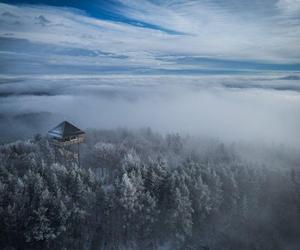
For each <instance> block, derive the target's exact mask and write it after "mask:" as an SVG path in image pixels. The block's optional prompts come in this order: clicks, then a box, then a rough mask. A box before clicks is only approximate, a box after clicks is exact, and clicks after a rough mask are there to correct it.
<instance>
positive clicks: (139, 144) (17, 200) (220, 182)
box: [0, 128, 300, 250]
mask: <svg viewBox="0 0 300 250" xmlns="http://www.w3.org/2000/svg"><path fill="white" fill-rule="evenodd" d="M299 167H300V154H299V152H298V153H297V150H296V149H291V148H287V147H286V146H283V145H267V144H266V145H260V146H257V145H254V144H250V143H248V144H247V143H243V142H234V143H223V142H222V141H220V140H218V139H212V138H204V137H195V136H193V137H192V136H189V135H179V134H176V133H174V134H167V135H162V134H159V133H156V132H154V131H152V130H151V129H149V128H144V129H131V130H129V129H114V130H89V131H87V138H86V140H85V143H83V144H82V145H80V166H79V165H78V164H77V163H76V161H75V159H72V155H71V156H70V157H68V158H66V157H63V154H62V150H61V151H59V154H58V156H56V157H55V153H54V148H53V146H51V145H49V143H48V141H47V138H46V137H44V136H41V135H36V136H35V137H34V138H32V139H29V140H23V141H16V142H12V143H7V144H2V145H1V146H0V230H1V232H0V249H5V250H14V249H15V250H21V249H24V250H26V249H54V250H55V249H91V250H96V249H99V250H102V249H103V250H104V249H107V250H108V249H191V250H192V249H199V250H201V249H203V250H222V249H224V250H227V249H228V250H229V249H233V250H234V249H245V250H247V249H249V250H250V249H251V250H253V249H256V250H260V249H263V250H268V249H270V250H271V249H272V250H276V249H299V246H300V227H299V221H300V169H299Z"/></svg>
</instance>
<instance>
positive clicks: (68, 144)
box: [48, 121, 85, 166]
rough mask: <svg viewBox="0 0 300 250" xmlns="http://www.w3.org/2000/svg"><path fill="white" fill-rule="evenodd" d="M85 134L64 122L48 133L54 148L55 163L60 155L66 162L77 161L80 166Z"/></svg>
mask: <svg viewBox="0 0 300 250" xmlns="http://www.w3.org/2000/svg"><path fill="white" fill-rule="evenodd" d="M84 138H85V133H84V132H83V131H82V130H80V129H79V128H77V127H75V126H74V125H73V124H71V123H69V122H67V121H63V122H62V123H60V124H58V125H57V126H56V127H54V128H52V129H51V130H49V131H48V141H49V143H50V144H51V145H53V146H54V151H55V162H56V161H57V156H58V153H59V154H60V155H61V156H63V158H64V160H65V161H67V160H68V161H77V164H78V166H80V147H79V145H80V143H82V142H84Z"/></svg>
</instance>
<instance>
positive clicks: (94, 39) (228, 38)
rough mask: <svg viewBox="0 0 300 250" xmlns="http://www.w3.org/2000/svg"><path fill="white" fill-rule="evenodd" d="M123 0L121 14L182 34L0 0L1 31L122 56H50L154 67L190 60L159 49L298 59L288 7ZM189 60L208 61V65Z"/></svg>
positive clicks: (298, 36) (299, 45)
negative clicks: (250, 10) (281, 11)
mask: <svg viewBox="0 0 300 250" xmlns="http://www.w3.org/2000/svg"><path fill="white" fill-rule="evenodd" d="M121 2H122V3H123V6H124V5H125V6H126V8H121V9H118V10H117V11H118V12H119V14H121V15H123V16H126V17H128V18H132V19H135V20H140V21H141V22H146V23H151V24H153V25H156V26H158V27H162V28H163V29H167V30H174V31H177V32H181V33H183V34H182V35H174V34H170V33H168V32H164V31H161V30H155V29H149V28H146V27H137V26H133V25H129V24H126V23H121V22H114V21H109V20H100V19H96V18H92V17H89V16H87V15H86V14H85V13H84V12H81V11H75V10H74V9H68V8H56V7H49V6H48V7H47V6H12V5H6V4H0V7H1V10H2V12H3V13H11V15H12V16H10V17H8V16H7V15H1V13H0V20H1V21H2V25H1V29H0V34H1V35H2V36H7V37H14V38H21V39H27V40H29V41H31V42H34V43H40V44H43V43H47V44H52V45H54V46H64V47H70V48H74V47H75V48H82V49H89V50H93V51H99V50H100V51H104V52H108V53H112V54H114V55H117V56H120V57H119V58H118V57H114V58H111V57H109V56H103V55H102V56H98V57H88V56H85V57H79V56H77V57H76V58H73V57H72V55H69V56H58V55H52V56H51V54H50V55H49V57H47V59H46V60H47V62H48V63H50V64H56V63H57V62H61V63H64V64H74V63H75V64H78V65H80V64H82V65H102V66H103V65H106V66H113V67H116V66H122V65H126V66H134V67H139V66H141V67H145V68H147V67H150V68H157V69H159V68H165V69H185V68H187V67H188V66H187V65H182V64H180V61H179V60H178V61H177V62H174V61H173V62H170V61H161V60H159V56H162V55H164V56H165V55H175V56H176V55H190V56H207V57H213V58H220V59H236V60H253V61H264V62H272V63H295V62H299V61H300V59H299V58H300V29H299V27H300V26H298V25H296V26H295V25H289V24H287V23H286V22H287V20H289V19H287V20H286V19H285V22H284V21H283V18H286V15H282V16H273V17H268V18H267V17H266V18H261V17H259V18H257V19H251V20H249V18H248V19H247V18H245V17H244V16H243V15H240V14H239V13H235V14H233V13H232V12H229V11H227V10H226V9H224V8H221V7H219V6H218V5H216V4H213V3H209V2H208V1H188V2H187V1H163V2H158V3H159V4H154V3H152V2H150V1H146V0H143V1H128V0H122V1H121ZM281 2H283V1H281ZM285 2H291V0H290V1H288V0H285ZM297 2H298V1H297ZM281 5H283V4H281ZM289 8H290V7H289ZM13 19H15V20H13ZM41 19H42V24H41ZM16 22H18V25H17V24H16ZM32 53H33V54H34V51H32ZM121 57H122V58H121ZM189 67H190V68H195V67H198V68H201V67H204V68H205V67H206V65H205V64H203V65H201V64H197V65H193V66H192V65H191V66H189Z"/></svg>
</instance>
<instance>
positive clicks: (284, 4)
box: [277, 0, 300, 17]
mask: <svg viewBox="0 0 300 250" xmlns="http://www.w3.org/2000/svg"><path fill="white" fill-rule="evenodd" d="M277 6H278V8H279V9H280V10H282V11H283V12H285V13H287V14H294V15H298V17H299V16H300V0H278V2H277Z"/></svg>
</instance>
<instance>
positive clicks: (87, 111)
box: [0, 75, 300, 147]
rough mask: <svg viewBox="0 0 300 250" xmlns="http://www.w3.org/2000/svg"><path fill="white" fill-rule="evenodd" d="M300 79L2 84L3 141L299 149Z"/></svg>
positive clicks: (16, 80)
mask: <svg viewBox="0 0 300 250" xmlns="http://www.w3.org/2000/svg"><path fill="white" fill-rule="evenodd" d="M299 79H300V78H299V76H297V75H296V76H295V75H293V76H282V75H275V76H274V75H272V76H271V75H268V76H266V75H264V76H261V75H257V76H124V75H116V76H66V75H64V76H56V77H53V76H24V77H13V76H6V77H2V78H1V82H0V121H1V123H0V128H1V130H0V131H1V132H0V138H1V140H2V141H9V140H15V139H18V138H26V137H30V136H32V135H33V134H35V133H42V134H45V133H46V132H47V130H48V129H50V128H52V127H53V126H55V125H56V124H57V123H58V122H60V121H62V120H69V121H71V122H73V123H75V124H76V125H78V126H79V127H81V128H83V129H87V128H115V127H128V128H140V127H151V128H152V129H153V130H155V131H158V132H162V133H168V132H179V133H183V134H191V135H201V136H203V135H204V136H209V137H215V138H219V139H221V140H224V141H229V142H231V141H240V140H242V141H252V142H253V141H254V142H261V143H276V144H281V143H282V144H285V145H290V146H297V147H298V146H299V145H300V136H299V128H300V83H299Z"/></svg>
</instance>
